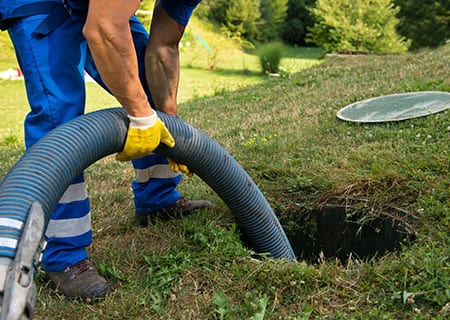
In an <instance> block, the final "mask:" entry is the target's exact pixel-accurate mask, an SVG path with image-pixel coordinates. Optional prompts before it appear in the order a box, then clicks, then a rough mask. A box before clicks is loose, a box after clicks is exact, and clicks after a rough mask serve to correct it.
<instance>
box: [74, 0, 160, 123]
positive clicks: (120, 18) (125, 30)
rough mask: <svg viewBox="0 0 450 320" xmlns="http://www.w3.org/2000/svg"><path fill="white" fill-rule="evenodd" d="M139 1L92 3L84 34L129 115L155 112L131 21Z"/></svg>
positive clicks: (140, 115)
mask: <svg viewBox="0 0 450 320" xmlns="http://www.w3.org/2000/svg"><path fill="white" fill-rule="evenodd" d="M138 6H139V1H136V0H134V1H121V0H116V1H108V0H91V1H90V6H89V13H88V18H87V21H86V25H85V27H84V31H83V32H84V35H85V37H86V39H87V41H88V45H89V49H90V50H91V53H92V56H93V58H94V61H95V64H96V67H97V69H98V70H99V72H100V75H101V77H102V80H103V81H104V82H105V84H106V85H107V86H108V88H109V89H110V90H111V92H112V94H113V95H114V96H115V97H116V98H117V100H118V101H119V102H120V104H121V105H122V106H123V107H124V108H125V110H126V111H127V113H128V114H129V115H131V116H135V117H145V116H149V115H151V114H152V113H153V111H152V109H151V107H150V104H149V103H148V98H147V95H146V94H145V91H144V89H143V87H142V84H141V82H140V80H139V74H138V73H139V72H138V65H137V57H136V52H135V49H134V44H133V40H132V36H131V32H130V26H129V19H130V17H131V16H132V15H133V14H134V12H135V10H136V9H137V8H138Z"/></svg>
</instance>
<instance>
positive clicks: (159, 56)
mask: <svg viewBox="0 0 450 320" xmlns="http://www.w3.org/2000/svg"><path fill="white" fill-rule="evenodd" d="M184 28H185V27H184V26H183V25H181V24H179V23H178V22H177V21H175V20H174V19H172V18H171V17H170V16H169V15H168V14H167V12H166V11H165V10H164V8H163V7H162V5H161V4H160V2H159V0H158V1H156V3H155V8H154V11H153V19H152V24H151V28H150V40H149V43H148V46H147V51H146V54H145V67H146V78H147V83H148V86H149V88H150V92H151V94H152V98H153V101H154V102H155V107H156V109H158V110H160V111H163V112H165V113H168V114H176V113H177V90H178V82H179V75H180V62H179V50H178V44H179V42H180V39H181V37H182V36H183V32H184Z"/></svg>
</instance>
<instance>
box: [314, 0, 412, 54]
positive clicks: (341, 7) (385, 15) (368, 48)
mask: <svg viewBox="0 0 450 320" xmlns="http://www.w3.org/2000/svg"><path fill="white" fill-rule="evenodd" d="M399 10H400V8H398V7H395V6H394V4H393V3H392V1H391V0H372V1H366V0H318V1H317V3H316V7H315V8H312V9H311V13H312V14H313V16H314V18H315V21H316V22H315V24H314V26H313V27H312V28H310V30H309V31H310V33H309V38H310V39H311V40H312V41H313V42H314V43H315V44H316V45H319V46H322V47H323V48H324V49H325V50H326V51H327V52H339V51H362V52H372V53H399V52H405V51H407V50H408V46H409V42H408V41H406V40H405V39H404V38H403V37H401V36H399V35H398V34H397V32H396V26H397V24H398V23H399V20H398V18H396V14H397V13H398V12H399Z"/></svg>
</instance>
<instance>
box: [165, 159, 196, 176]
mask: <svg viewBox="0 0 450 320" xmlns="http://www.w3.org/2000/svg"><path fill="white" fill-rule="evenodd" d="M169 166H170V169H171V170H172V171H173V172H181V173H184V174H185V175H187V176H189V177H192V176H193V175H194V174H193V173H192V172H191V170H189V168H188V167H187V165H185V164H181V163H177V162H175V161H173V160H171V159H169Z"/></svg>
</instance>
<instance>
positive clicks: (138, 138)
mask: <svg viewBox="0 0 450 320" xmlns="http://www.w3.org/2000/svg"><path fill="white" fill-rule="evenodd" d="M128 118H130V125H129V127H128V134H127V139H126V140H125V146H124V148H123V150H122V151H121V152H119V153H118V154H117V155H116V159H117V160H119V161H129V160H132V159H138V158H142V157H143V156H145V155H148V154H149V153H152V152H153V151H154V150H155V149H156V148H157V147H158V146H159V144H160V143H161V142H162V143H164V144H165V145H167V146H168V147H170V148H173V147H174V146H175V140H174V139H173V137H172V135H171V134H170V132H169V130H167V128H166V126H165V125H164V123H163V122H162V121H161V120H160V119H159V118H158V116H157V115H156V113H154V114H152V115H151V116H149V117H143V118H137V117H132V116H130V115H129V116H128Z"/></svg>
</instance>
